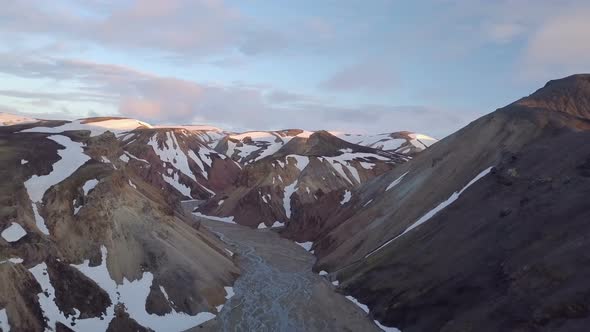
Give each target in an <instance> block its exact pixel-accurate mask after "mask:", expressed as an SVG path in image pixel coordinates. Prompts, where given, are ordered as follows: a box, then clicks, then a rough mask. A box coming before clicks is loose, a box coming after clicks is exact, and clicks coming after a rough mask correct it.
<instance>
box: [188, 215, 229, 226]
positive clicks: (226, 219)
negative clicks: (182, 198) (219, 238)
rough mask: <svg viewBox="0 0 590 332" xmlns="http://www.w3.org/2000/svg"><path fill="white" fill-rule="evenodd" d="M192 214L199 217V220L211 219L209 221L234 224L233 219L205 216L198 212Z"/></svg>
mask: <svg viewBox="0 0 590 332" xmlns="http://www.w3.org/2000/svg"><path fill="white" fill-rule="evenodd" d="M193 214H194V215H195V216H197V217H201V218H206V219H211V220H215V221H223V222H226V223H228V224H235V221H234V217H216V216H206V215H204V214H202V213H200V212H193Z"/></svg>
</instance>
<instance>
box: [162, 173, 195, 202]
mask: <svg viewBox="0 0 590 332" xmlns="http://www.w3.org/2000/svg"><path fill="white" fill-rule="evenodd" d="M162 179H164V181H166V183H168V184H169V185H171V186H172V187H174V189H176V190H178V192H180V193H181V194H183V195H184V196H186V197H191V198H192V196H191V188H189V187H187V186H185V185H184V184H182V183H180V181H179V177H178V173H174V175H173V176H166V174H162Z"/></svg>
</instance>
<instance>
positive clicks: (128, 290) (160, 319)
mask: <svg viewBox="0 0 590 332" xmlns="http://www.w3.org/2000/svg"><path fill="white" fill-rule="evenodd" d="M101 253H102V262H101V265H99V266H95V267H90V265H89V263H90V262H89V261H88V260H86V261H84V263H82V264H80V265H72V266H73V267H75V268H76V269H78V270H79V271H80V272H82V273H83V274H84V275H86V276H87V277H89V278H90V279H92V280H94V281H95V282H96V283H97V284H98V285H99V286H100V287H101V288H102V289H103V290H105V291H106V292H107V293H108V294H109V296H110V298H111V301H112V302H113V303H117V302H121V303H124V304H125V307H126V308H127V312H128V313H129V315H130V316H131V318H133V319H135V320H136V321H137V322H138V323H139V324H140V325H143V326H145V327H149V328H151V329H153V330H155V331H183V330H186V329H188V328H191V327H194V326H196V325H199V324H202V323H203V322H206V321H208V320H210V319H213V318H214V317H215V315H214V314H212V313H210V312H201V313H199V314H197V315H195V316H189V315H187V314H184V313H179V312H176V311H173V312H171V313H168V314H166V315H164V316H158V315H152V314H148V313H147V312H146V310H145V303H146V299H147V296H148V295H149V293H150V286H151V285H152V282H153V278H154V277H153V275H152V274H151V273H150V272H144V273H143V275H142V278H141V279H139V280H134V281H129V280H127V279H123V284H121V285H117V284H116V283H115V281H114V280H112V279H111V276H110V273H109V271H108V269H107V255H108V253H107V249H106V248H105V247H104V246H103V247H101ZM39 266H41V267H42V269H45V268H46V267H45V263H42V264H40V265H38V266H37V267H35V268H33V269H37V268H38V267H39ZM33 269H31V270H33ZM42 271H43V270H41V272H42ZM31 272H33V271H31ZM33 274H34V275H35V278H37V280H38V281H41V282H40V283H42V284H44V287H43V288H44V289H50V292H49V293H50V297H49V298H48V300H49V301H48V302H49V303H47V302H45V303H44V304H42V308H43V311H44V312H45V314H46V315H47V316H48V318H49V319H50V322H52V324H50V326H54V324H55V320H56V319H58V318H61V319H63V315H62V314H61V313H60V312H58V311H57V306H56V305H55V303H54V302H53V300H54V297H55V296H54V293H55V292H54V291H53V287H51V283H50V282H49V277H48V276H47V275H45V276H44V275H43V274H42V273H33ZM160 289H161V290H163V288H160ZM163 293H164V296H165V297H166V298H168V294H167V293H166V292H165V291H163ZM38 296H39V298H40V299H41V298H42V297H44V295H43V293H39V295H38ZM46 309H49V310H46ZM56 311H57V312H56ZM48 313H49V315H48ZM52 316H53V317H52ZM113 316H114V304H113V305H111V306H110V307H109V308H108V309H107V314H106V317H105V319H103V320H100V318H88V319H80V318H77V319H76V329H77V330H79V331H105V330H106V328H107V326H108V324H109V322H110V320H111V319H112V317H113ZM62 321H65V322H67V321H68V320H65V319H64V320H62Z"/></svg>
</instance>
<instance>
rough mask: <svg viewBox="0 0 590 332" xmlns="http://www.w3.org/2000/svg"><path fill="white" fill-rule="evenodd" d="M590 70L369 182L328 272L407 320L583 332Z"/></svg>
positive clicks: (334, 238) (327, 243) (321, 249)
mask: <svg viewBox="0 0 590 332" xmlns="http://www.w3.org/2000/svg"><path fill="white" fill-rule="evenodd" d="M589 102H590V75H575V76H571V77H567V78H564V79H561V80H555V81H550V82H549V83H547V85H546V86H545V87H543V88H542V89H540V90H538V91H536V92H535V93H533V94H532V95H530V96H529V97H526V98H523V99H521V100H519V101H517V102H515V103H513V104H510V105H508V106H506V107H504V108H501V109H498V110H497V111H495V112H493V113H491V114H489V115H486V116H484V117H482V118H480V119H478V120H476V121H474V122H472V123H471V124H469V125H468V126H466V127H465V128H463V129H461V130H459V131H458V132H456V133H455V134H453V135H451V136H449V137H447V138H445V139H443V140H441V141H439V142H437V143H436V144H434V145H433V146H432V147H430V148H429V149H426V150H425V151H424V152H422V153H420V154H418V155H417V156H416V157H415V158H413V159H412V160H410V161H408V162H406V163H404V164H401V165H399V166H398V167H396V168H394V169H393V170H391V171H389V172H387V173H385V174H383V175H381V176H379V177H377V178H375V179H373V180H371V181H369V182H367V183H365V184H363V185H362V186H360V187H359V188H357V189H356V190H354V191H353V192H352V194H351V198H350V201H349V203H348V204H346V205H343V206H342V207H340V208H339V209H337V210H335V211H333V212H332V213H331V214H330V217H329V218H328V219H327V220H326V221H325V222H324V223H323V226H322V227H321V228H320V230H319V232H318V235H317V236H316V237H315V238H311V239H309V240H310V241H313V242H314V244H313V246H312V249H314V251H315V254H316V256H317V257H318V261H317V263H316V267H315V268H316V269H317V270H318V271H320V270H325V271H328V272H329V273H330V274H329V277H330V278H331V279H332V280H338V281H339V283H340V288H341V289H342V290H343V291H344V292H345V293H347V294H352V295H353V296H355V297H356V298H357V299H358V300H359V301H360V302H361V303H364V304H366V305H367V306H368V308H370V314H371V316H372V317H374V318H376V319H378V320H379V321H380V322H381V323H382V324H384V325H386V326H396V327H398V328H400V329H401V330H403V331H404V332H405V331H475V330H477V331H499V330H518V331H582V330H585V329H586V328H587V326H588V324H589V323H590V311H589V310H588V309H587V295H588V286H587V285H588V284H587V282H586V278H587V276H588V275H589V274H590V269H589V268H587V266H588V264H585V262H586V259H587V257H586V256H587V255H586V254H585V252H586V251H587V250H586V248H588V247H589V246H590V241H589V240H588V237H587V236H585V235H584V234H587V233H588V231H590V229H589V227H590V224H588V222H587V221H588V220H590V218H589V217H590V209H589V208H588V199H587V195H588V193H590V177H589V176H590V172H589V171H588V170H589V169H590V167H589V165H590V160H589V159H588V158H589V157H588V156H590V145H589V144H587V142H589V139H590V131H589V130H590V103H589Z"/></svg>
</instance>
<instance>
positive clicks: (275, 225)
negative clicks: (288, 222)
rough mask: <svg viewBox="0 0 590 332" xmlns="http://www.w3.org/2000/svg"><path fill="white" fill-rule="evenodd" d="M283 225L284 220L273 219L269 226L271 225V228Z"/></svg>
mask: <svg viewBox="0 0 590 332" xmlns="http://www.w3.org/2000/svg"><path fill="white" fill-rule="evenodd" d="M283 226H285V223H284V222H280V221H275V222H274V223H273V224H272V226H270V227H271V228H273V227H283Z"/></svg>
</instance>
